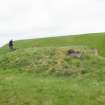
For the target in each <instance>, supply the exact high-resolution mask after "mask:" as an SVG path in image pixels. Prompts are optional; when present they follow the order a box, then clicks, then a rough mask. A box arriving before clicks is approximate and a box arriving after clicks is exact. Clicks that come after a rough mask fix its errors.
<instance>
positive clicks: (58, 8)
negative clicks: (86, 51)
mask: <svg viewBox="0 0 105 105" xmlns="http://www.w3.org/2000/svg"><path fill="white" fill-rule="evenodd" d="M104 31H105V0H0V46H1V45H3V44H5V43H7V41H8V40H10V39H13V40H17V39H26V38H36V37H47V36H49V37H50V36H55V35H68V34H81V33H91V32H104Z"/></svg>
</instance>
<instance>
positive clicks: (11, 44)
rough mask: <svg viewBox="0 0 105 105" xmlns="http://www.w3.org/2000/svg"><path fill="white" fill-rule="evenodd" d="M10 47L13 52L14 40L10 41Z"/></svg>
mask: <svg viewBox="0 0 105 105" xmlns="http://www.w3.org/2000/svg"><path fill="white" fill-rule="evenodd" d="M8 46H9V48H10V49H12V50H13V40H10V41H9V44H8Z"/></svg>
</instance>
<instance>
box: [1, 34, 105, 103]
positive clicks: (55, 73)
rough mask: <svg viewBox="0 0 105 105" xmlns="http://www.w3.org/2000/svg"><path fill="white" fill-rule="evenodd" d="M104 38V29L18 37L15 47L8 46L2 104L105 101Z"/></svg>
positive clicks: (3, 67) (4, 57)
mask: <svg viewBox="0 0 105 105" xmlns="http://www.w3.org/2000/svg"><path fill="white" fill-rule="evenodd" d="M104 42H105V34H104V33H100V34H90V35H84V36H83V35H80V36H66V37H55V38H45V39H35V40H34V39H32V40H23V41H16V42H15V48H16V50H13V51H12V50H9V49H8V47H7V45H6V46H4V47H3V48H1V49H0V105H105V58H104V56H105V49H104ZM93 48H95V49H99V53H98V54H97V53H96V52H94V51H93ZM70 49H73V50H75V51H78V52H79V53H80V56H78V57H75V56H73V55H70V54H68V50H70Z"/></svg>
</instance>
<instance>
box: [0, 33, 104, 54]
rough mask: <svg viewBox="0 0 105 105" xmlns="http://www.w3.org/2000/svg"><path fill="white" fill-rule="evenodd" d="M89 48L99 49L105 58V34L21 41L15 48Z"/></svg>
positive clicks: (4, 48) (5, 49)
mask: <svg viewBox="0 0 105 105" xmlns="http://www.w3.org/2000/svg"><path fill="white" fill-rule="evenodd" d="M72 45H73V46H74V45H76V46H81V45H82V46H83V45H84V46H88V47H90V48H97V49H98V51H99V53H100V55H102V56H105V33H93V34H85V35H76V36H63V37H52V38H42V39H30V40H22V41H21V40H20V41H16V42H15V48H16V49H21V48H32V47H60V46H61V47H62V46H72ZM6 52H8V49H7V46H4V47H3V48H2V49H0V54H1V53H2V54H3V53H6Z"/></svg>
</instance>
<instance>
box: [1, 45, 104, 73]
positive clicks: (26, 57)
mask: <svg viewBox="0 0 105 105" xmlns="http://www.w3.org/2000/svg"><path fill="white" fill-rule="evenodd" d="M69 49H74V50H77V51H79V52H80V54H81V56H80V57H73V56H71V55H69V54H68V50H69ZM104 61H105V59H102V58H101V57H99V56H98V55H96V54H95V53H94V52H93V51H92V49H89V48H87V47H77V46H74V47H59V48H54V47H43V48H27V49H19V50H16V51H12V52H10V53H7V54H5V55H3V56H1V58H0V62H1V63H0V68H2V69H3V70H7V69H17V70H19V71H26V72H31V73H37V74H43V75H47V74H48V75H49V74H51V75H52V74H54V75H77V74H84V73H88V72H91V73H92V72H96V71H97V70H99V69H102V68H103V67H104Z"/></svg>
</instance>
